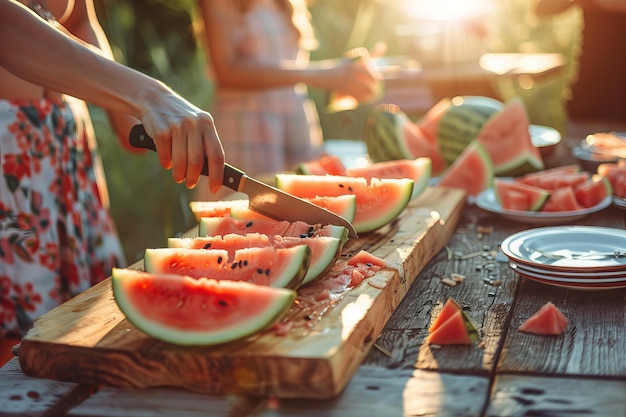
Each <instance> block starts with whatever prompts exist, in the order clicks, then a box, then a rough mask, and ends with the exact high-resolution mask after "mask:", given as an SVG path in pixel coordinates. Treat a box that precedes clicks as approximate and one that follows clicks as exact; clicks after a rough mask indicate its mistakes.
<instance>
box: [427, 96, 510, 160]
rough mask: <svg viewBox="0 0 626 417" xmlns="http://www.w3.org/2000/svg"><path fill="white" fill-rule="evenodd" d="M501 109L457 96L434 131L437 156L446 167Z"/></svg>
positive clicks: (490, 102)
mask: <svg viewBox="0 0 626 417" xmlns="http://www.w3.org/2000/svg"><path fill="white" fill-rule="evenodd" d="M503 107H504V104H503V103H502V102H500V101H498V100H495V99H492V98H488V97H480V96H458V97H454V98H453V99H452V103H451V105H450V106H449V107H448V108H447V110H446V111H445V113H444V114H443V116H441V119H440V121H439V126H438V128H437V138H438V141H439V149H440V151H441V156H442V157H443V159H444V161H445V162H446V164H447V165H448V166H449V165H451V164H452V163H453V162H454V161H455V160H456V158H457V157H459V155H461V153H462V152H463V150H464V149H465V148H466V147H467V146H468V145H469V144H470V143H471V142H472V141H473V140H474V139H476V136H477V135H478V133H479V132H480V131H481V129H482V127H483V125H484V124H485V123H486V122H487V120H489V119H490V118H491V117H492V116H493V115H494V114H496V113H498V112H499V111H501V110H502V108H503Z"/></svg>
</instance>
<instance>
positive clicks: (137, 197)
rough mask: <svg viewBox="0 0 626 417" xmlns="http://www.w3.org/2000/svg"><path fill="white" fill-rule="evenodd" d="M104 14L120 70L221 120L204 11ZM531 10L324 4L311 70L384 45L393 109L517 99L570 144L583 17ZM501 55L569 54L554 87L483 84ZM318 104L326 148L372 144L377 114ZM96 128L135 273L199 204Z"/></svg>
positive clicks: (491, 5)
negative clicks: (368, 133) (201, 33)
mask: <svg viewBox="0 0 626 417" xmlns="http://www.w3.org/2000/svg"><path fill="white" fill-rule="evenodd" d="M96 5H97V10H98V16H99V18H100V21H101V23H102V25H103V28H104V30H105V32H106V33H107V35H108V37H109V40H110V42H111V44H112V46H113V48H114V53H115V56H116V59H117V60H118V61H119V62H122V63H125V64H126V65H129V66H130V67H133V68H136V69H138V70H140V71H142V72H144V73H147V74H149V75H152V76H154V77H156V78H157V79H160V80H162V81H164V82H165V83H167V84H168V85H170V86H171V87H172V88H173V89H175V90H176V91H178V92H179V93H180V94H182V95H183V96H184V97H185V98H187V99H188V100H189V101H191V102H192V103H194V104H196V105H198V106H199V107H202V108H204V109H207V110H210V109H211V103H212V92H213V86H212V85H211V83H210V81H208V79H207V78H206V76H205V68H206V66H205V56H204V52H203V51H202V50H201V49H200V48H199V47H198V45H197V44H196V42H195V40H194V37H193V31H192V22H193V21H194V18H195V14H196V12H197V10H196V9H195V7H196V2H195V1H193V0H135V1H133V2H129V1H126V0H96ZM529 7H530V2H529V0H437V1H432V0H431V1H423V0H393V1H388V0H387V1H384V0H349V1H336V0H313V2H312V4H311V5H310V11H311V15H312V20H313V24H314V27H315V30H316V35H317V37H318V40H319V48H318V49H317V50H315V51H313V53H312V56H311V59H312V60H316V59H325V58H337V57H340V56H341V55H342V53H343V52H344V51H346V50H348V49H350V48H354V47H359V46H365V47H369V48H371V47H372V46H373V45H374V44H375V43H376V42H379V41H384V42H386V43H387V46H388V52H387V56H386V57H385V58H383V59H381V60H380V62H379V64H380V65H381V67H382V68H383V69H384V70H385V71H384V74H385V77H389V81H388V83H387V92H388V95H387V96H386V97H385V98H384V100H386V101H398V102H397V103H395V104H398V105H400V107H401V108H402V109H403V110H405V111H406V112H407V113H408V114H409V115H410V116H411V117H414V118H418V117H419V116H420V115H421V114H423V113H424V112H425V111H426V110H428V109H429V108H430V106H432V105H433V104H434V103H435V102H436V101H437V100H438V99H440V98H443V97H446V96H449V97H452V96H454V95H461V94H466V95H489V96H494V97H496V98H499V99H501V100H503V101H506V100H507V99H508V98H511V97H513V96H516V95H517V96H520V97H521V98H522V99H523V101H524V103H525V105H526V109H527V111H528V115H529V119H530V122H531V123H533V124H539V125H545V126H551V127H554V128H556V129H557V130H559V131H561V132H563V130H564V129H565V123H566V115H565V106H564V103H565V100H567V98H568V94H569V90H568V86H569V84H570V82H571V80H572V79H573V77H574V76H575V74H576V56H577V53H578V51H579V49H580V38H581V36H580V31H581V22H582V19H581V14H580V11H579V10H577V9H575V8H572V9H571V10H569V11H567V12H566V13H563V14H561V15H558V16H554V17H551V18H549V19H546V18H544V19H540V18H538V17H536V16H535V15H534V14H532V13H531V12H530V9H529ZM489 53H557V54H559V57H562V59H563V62H562V63H563V65H561V66H560V68H559V70H558V71H552V72H547V74H546V76H544V77H531V76H525V75H523V74H522V75H518V76H515V77H495V76H491V77H483V76H477V75H476V74H477V73H476V71H478V74H479V75H480V74H482V72H481V70H480V68H479V64H480V63H481V57H483V55H484V54H489ZM483 63H484V62H483ZM492 64H493V63H492ZM496 64H497V63H496ZM492 66H493V65H492ZM494 71H495V72H496V73H497V68H495V69H494V68H492V71H491V74H493V72H494ZM412 74H414V75H419V74H430V76H429V77H423V78H419V77H417V78H416V77H414V76H412ZM400 93H401V94H400ZM310 94H311V97H312V98H313V99H314V101H315V103H316V105H317V109H318V112H319V114H320V121H321V123H322V129H323V133H324V137H325V139H352V140H360V139H361V134H362V128H363V125H364V121H365V117H366V115H367V112H368V108H367V107H364V108H359V109H357V110H353V111H348V112H340V113H334V114H328V113H326V112H325V107H326V101H327V93H326V92H323V91H315V90H310ZM394 94H395V96H394ZM400 101H401V102H402V103H400ZM92 117H93V120H94V125H95V129H96V133H97V137H98V143H99V146H100V150H101V152H102V157H103V163H104V166H105V172H106V176H107V181H108V185H109V192H110V199H111V205H112V212H113V215H114V218H115V221H116V224H117V227H118V230H119V234H120V238H121V240H122V244H123V245H124V249H125V252H126V255H127V260H128V262H129V263H132V262H134V261H136V260H139V259H141V258H142V257H143V250H144V249H145V248H146V247H159V246H165V245H166V244H167V238H168V237H170V236H176V235H179V234H181V233H184V232H186V231H187V230H189V229H190V228H192V227H193V226H194V225H195V224H196V223H195V220H194V218H193V215H192V213H191V211H190V209H189V201H190V199H191V193H190V191H188V190H187V189H186V188H185V186H184V185H181V184H176V183H174V182H173V181H172V179H171V175H170V172H168V171H164V170H163V169H162V168H161V166H160V165H159V163H158V160H157V158H156V155H155V154H145V155H141V156H137V155H131V154H129V153H127V152H124V151H123V150H122V149H121V148H120V147H119V145H118V143H117V139H116V138H115V137H114V136H113V134H112V133H111V130H110V127H109V125H108V122H107V120H106V117H105V116H104V114H103V112H102V111H100V110H99V109H97V108H92Z"/></svg>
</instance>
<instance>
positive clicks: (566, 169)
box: [515, 164, 580, 186]
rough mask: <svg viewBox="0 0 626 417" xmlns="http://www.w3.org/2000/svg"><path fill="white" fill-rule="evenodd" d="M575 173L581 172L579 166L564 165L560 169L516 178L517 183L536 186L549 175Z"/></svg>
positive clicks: (555, 168) (556, 168)
mask: <svg viewBox="0 0 626 417" xmlns="http://www.w3.org/2000/svg"><path fill="white" fill-rule="evenodd" d="M575 172H580V167H579V166H578V165H577V164H570V165H563V166H560V167H554V168H548V169H543V170H541V171H535V172H529V173H528V174H524V175H522V176H520V177H516V178H515V181H519V182H522V183H524V184H528V185H535V186H536V185H537V183H538V180H539V179H540V178H542V177H546V176H549V175H562V174H572V173H575Z"/></svg>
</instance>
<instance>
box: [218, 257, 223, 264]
mask: <svg viewBox="0 0 626 417" xmlns="http://www.w3.org/2000/svg"><path fill="white" fill-rule="evenodd" d="M223 260H224V259H222V257H221V256H218V258H217V264H218V265H219V264H221V263H222V261H223Z"/></svg>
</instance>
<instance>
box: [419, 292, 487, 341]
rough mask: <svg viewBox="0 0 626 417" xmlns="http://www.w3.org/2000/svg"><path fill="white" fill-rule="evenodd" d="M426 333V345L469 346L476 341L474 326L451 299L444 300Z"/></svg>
mask: <svg viewBox="0 0 626 417" xmlns="http://www.w3.org/2000/svg"><path fill="white" fill-rule="evenodd" d="M428 332H429V335H428V337H427V340H428V343H430V344H435V345H471V344H472V343H473V342H475V341H477V340H478V331H477V330H476V326H474V323H472V321H471V320H470V318H469V317H468V316H467V314H465V311H463V309H462V308H461V306H460V305H459V304H458V303H457V302H456V301H455V300H454V299H452V298H448V299H447V300H446V302H445V303H444V305H443V308H442V309H441V311H440V312H439V315H438V316H437V318H435V320H434V321H433V323H432V324H431V325H430V327H429V328H428Z"/></svg>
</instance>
